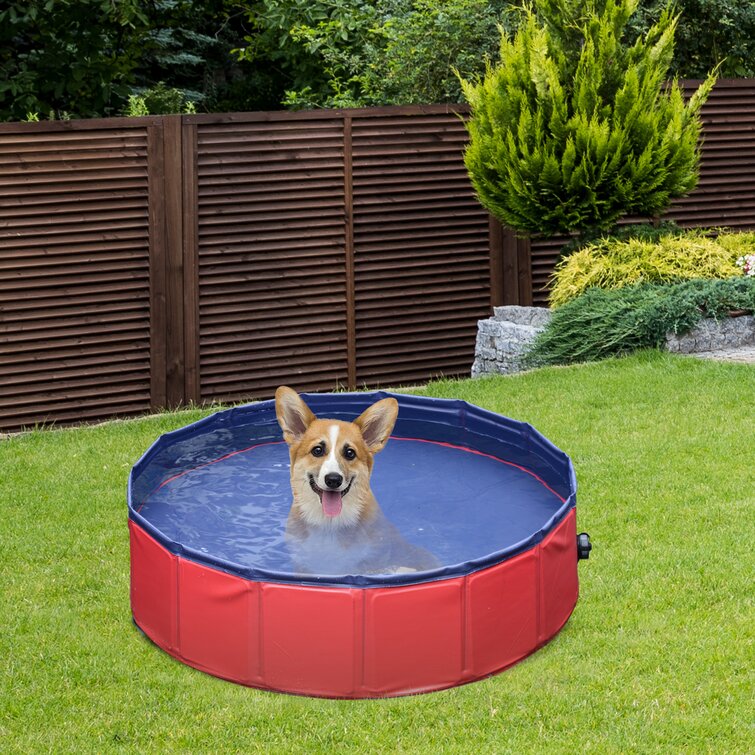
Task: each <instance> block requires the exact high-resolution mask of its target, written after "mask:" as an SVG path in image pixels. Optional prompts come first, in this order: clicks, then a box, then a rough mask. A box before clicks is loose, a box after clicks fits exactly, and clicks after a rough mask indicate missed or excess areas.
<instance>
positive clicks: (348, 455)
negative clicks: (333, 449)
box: [343, 446, 357, 461]
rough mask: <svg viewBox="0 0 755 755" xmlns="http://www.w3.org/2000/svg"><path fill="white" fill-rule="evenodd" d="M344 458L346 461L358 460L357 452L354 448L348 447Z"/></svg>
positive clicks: (344, 451) (344, 450)
mask: <svg viewBox="0 0 755 755" xmlns="http://www.w3.org/2000/svg"><path fill="white" fill-rule="evenodd" d="M343 456H344V458H345V459H348V460H349V461H352V460H353V459H356V458H357V452H356V451H355V450H354V449H353V448H350V447H349V446H346V448H344V449H343Z"/></svg>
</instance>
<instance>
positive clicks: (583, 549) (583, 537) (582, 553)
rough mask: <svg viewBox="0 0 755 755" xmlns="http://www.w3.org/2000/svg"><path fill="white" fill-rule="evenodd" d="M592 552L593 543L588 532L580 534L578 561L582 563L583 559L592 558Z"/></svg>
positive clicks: (578, 537)
mask: <svg viewBox="0 0 755 755" xmlns="http://www.w3.org/2000/svg"><path fill="white" fill-rule="evenodd" d="M591 550H592V543H591V542H590V536H589V535H588V534H587V533H586V532H580V533H579V535H577V561H581V560H582V559H583V558H590V551H591Z"/></svg>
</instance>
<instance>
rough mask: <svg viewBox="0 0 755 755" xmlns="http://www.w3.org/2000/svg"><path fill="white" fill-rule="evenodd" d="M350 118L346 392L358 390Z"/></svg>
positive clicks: (346, 147)
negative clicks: (347, 390)
mask: <svg viewBox="0 0 755 755" xmlns="http://www.w3.org/2000/svg"><path fill="white" fill-rule="evenodd" d="M352 167H353V164H352V144H351V116H350V115H348V114H346V115H344V116H343V197H344V222H345V228H344V253H345V256H346V374H347V382H348V389H349V390H350V391H353V390H356V387H357V353H356V352H357V343H356V341H357V335H356V291H355V285H356V284H355V280H354V181H353V176H352Z"/></svg>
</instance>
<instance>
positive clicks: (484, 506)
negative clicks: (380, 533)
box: [128, 392, 586, 698]
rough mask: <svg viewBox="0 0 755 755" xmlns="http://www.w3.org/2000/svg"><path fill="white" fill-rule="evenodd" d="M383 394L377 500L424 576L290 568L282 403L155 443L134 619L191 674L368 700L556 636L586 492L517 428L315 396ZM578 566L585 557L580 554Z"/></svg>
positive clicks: (474, 672) (465, 678) (512, 656)
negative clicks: (419, 560) (579, 492)
mask: <svg viewBox="0 0 755 755" xmlns="http://www.w3.org/2000/svg"><path fill="white" fill-rule="evenodd" d="M387 395H393V396H394V398H396V399H397V400H398V402H399V417H398V421H397V422H396V426H395V428H394V434H393V436H392V438H391V440H390V441H389V442H388V444H387V446H386V447H385V449H384V450H383V451H382V452H381V453H380V454H379V455H378V456H377V457H376V459H375V468H374V471H373V475H372V489H373V491H374V493H375V496H376V498H377V500H378V502H379V503H380V506H381V508H382V509H383V511H384V513H385V515H386V517H387V518H388V520H389V521H390V522H391V523H392V524H393V525H394V526H395V527H396V528H397V529H398V530H399V532H400V533H401V535H402V536H403V538H404V539H405V540H407V541H409V542H410V543H412V544H413V545H416V546H419V547H421V548H423V549H424V550H426V551H429V552H430V553H432V554H433V555H434V556H435V560H436V563H437V566H436V567H434V568H432V569H430V570H428V571H421V572H410V573H407V572H405V571H400V572H398V573H392V574H359V573H352V572H351V571H349V569H348V567H347V566H344V563H343V561H342V560H340V559H338V558H335V557H334V559H333V565H332V567H331V568H328V569H325V570H323V573H318V574H304V573H298V572H296V570H295V568H294V567H293V565H292V562H291V558H290V555H289V553H288V549H287V545H286V540H285V537H284V533H285V522H286V517H287V515H288V509H289V507H290V503H291V490H290V482H289V468H288V465H289V460H288V451H287V448H286V445H285V444H284V443H283V440H282V437H281V432H280V429H279V427H278V423H277V421H276V417H275V407H274V404H273V402H272V401H265V402H260V403H258V404H251V405H248V406H244V407H239V408H235V409H231V410H228V411H224V412H219V413H217V414H214V415H212V416H210V417H208V418H207V419H204V420H202V421H200V422H197V423H195V424H192V425H189V426H187V427H184V428H182V429H180V430H177V431H175V432H173V433H169V434H167V435H164V436H162V437H161V438H159V439H158V440H157V441H156V442H155V443H154V444H153V446H152V447H151V448H150V449H149V450H148V451H147V452H146V453H145V455H144V456H143V457H142V458H141V459H140V460H139V462H137V464H136V465H135V466H134V468H133V469H132V471H131V475H130V478H129V491H128V505H129V529H130V537H131V605H132V611H133V617H134V621H135V623H136V625H137V626H138V627H139V628H140V629H141V630H142V631H143V632H144V633H145V634H146V635H147V636H148V637H149V638H150V639H151V640H152V641H154V642H155V643H156V644H157V645H158V646H159V647H161V648H162V649H163V650H165V651H166V652H168V653H170V654H171V655H172V656H174V657H175V658H177V659H179V660H181V661H182V662H184V663H186V664H188V665H190V666H193V667H195V668H197V669H200V670H202V671H205V672H207V673H210V674H213V675H215V676H219V677H222V678H224V679H228V680H230V681H234V682H237V683H239V684H244V685H248V686H252V687H258V688H261V689H271V690H278V691H284V692H292V693H297V694H304V695H315V696H324V697H342V698H361V697H384V696H393V695H405V694H412V693H417V692H428V691H431V690H438V689H443V688H446V687H451V686H454V685H457V684H463V683H465V682H470V681H474V680H477V679H481V678H483V677H486V676H489V675H491V674H495V673H497V672H499V671H501V670H503V669H505V668H507V667H508V666H511V665H512V664H514V663H516V662H517V661H519V660H521V659H522V658H524V657H526V656H527V655H529V654H531V653H532V652H534V651H535V650H537V649H538V648H539V647H541V646H542V645H544V644H545V643H546V642H548V640H550V639H551V638H552V637H553V636H554V635H555V634H556V633H557V632H558V631H559V630H560V629H561V627H562V626H563V625H564V624H565V623H566V621H567V619H568V618H569V616H570V615H571V613H572V611H573V609H574V606H575V604H576V600H577V590H578V583H577V560H578V549H577V530H576V512H575V497H576V480H575V476H574V470H573V467H572V464H571V461H570V460H569V458H568V456H566V454H564V453H563V452H562V451H560V450H558V449H557V448H556V447H555V446H553V444H552V443H550V442H549V441H548V440H547V439H546V438H544V437H543V436H542V435H540V433H538V432H537V431H536V430H535V429H534V428H532V427H531V426H530V425H527V424H525V423H521V422H516V421H514V420H511V419H507V418H505V417H503V416H501V415H498V414H494V413H492V412H488V411H486V410H483V409H480V408H478V407H475V406H472V405H470V404H467V403H464V402H461V401H450V400H444V399H431V398H424V397H418V396H404V395H396V394H387V393H384V392H378V393H359V394H356V393H355V394H310V395H305V396H304V398H305V400H306V402H307V404H308V405H309V406H310V407H311V408H312V410H313V411H314V412H315V413H316V414H317V415H318V416H321V417H326V418H335V419H344V420H351V419H353V418H355V417H356V416H357V415H359V414H360V413H361V412H362V411H363V410H364V409H365V408H366V407H367V406H369V405H370V404H372V403H374V402H375V401H377V400H378V399H380V398H384V397H385V396H387ZM584 555H586V553H585V554H584Z"/></svg>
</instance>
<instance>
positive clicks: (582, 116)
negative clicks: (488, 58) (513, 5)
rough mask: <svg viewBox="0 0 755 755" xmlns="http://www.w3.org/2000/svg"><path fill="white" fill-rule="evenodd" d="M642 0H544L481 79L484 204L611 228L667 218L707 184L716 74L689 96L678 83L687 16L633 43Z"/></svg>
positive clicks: (478, 103)
mask: <svg viewBox="0 0 755 755" xmlns="http://www.w3.org/2000/svg"><path fill="white" fill-rule="evenodd" d="M637 5H638V0H534V7H533V8H527V9H524V10H523V11H522V12H523V14H524V17H523V18H522V23H521V25H520V27H519V30H518V31H517V33H516V34H515V35H513V36H508V35H507V34H506V33H505V32H504V31H503V30H501V57H500V62H499V63H498V64H497V65H495V66H488V70H487V74H486V75H485V77H484V79H483V80H481V81H480V82H478V83H472V82H462V83H463V87H464V93H465V96H466V98H467V100H468V102H469V103H470V105H471V108H472V116H471V118H470V119H469V121H468V123H467V128H468V130H469V135H470V144H469V145H468V147H467V150H466V152H465V162H466V166H467V169H468V171H469V175H470V177H471V179H472V183H473V185H474V188H475V190H476V192H477V195H478V197H479V199H480V201H481V202H482V204H483V205H484V206H485V207H486V208H487V209H488V210H489V211H490V212H491V213H492V214H493V215H494V216H495V217H497V218H498V219H499V220H501V222H503V223H504V224H506V225H508V226H510V227H511V228H514V229H515V230H516V231H518V232H520V233H522V234H534V233H542V234H545V235H552V234H556V233H570V232H578V233H580V234H588V233H590V232H594V231H597V230H602V229H606V228H609V227H611V226H612V225H613V224H615V222H616V221H617V220H618V218H620V217H621V216H623V215H628V214H631V215H646V216H658V215H660V214H661V213H662V212H663V211H664V210H665V209H666V208H667V207H668V205H669V203H670V202H671V200H672V199H673V198H675V197H680V196H683V195H685V194H687V193H689V192H690V191H691V190H692V189H693V188H694V187H695V185H696V183H697V176H698V163H699V148H698V139H699V135H700V128H701V124H700V118H699V112H700V108H701V106H702V104H703V103H704V102H705V100H706V98H707V97H708V94H709V93H710V90H711V88H712V87H713V84H714V81H715V79H714V77H713V75H711V76H709V77H708V78H707V79H706V80H705V82H703V84H702V85H701V86H700V87H699V88H698V89H697V91H696V92H695V94H694V95H693V96H692V98H691V99H690V100H689V101H688V102H686V103H685V101H684V98H683V96H682V91H681V89H680V87H679V85H678V84H677V82H676V81H673V82H670V83H667V76H668V71H669V67H670V64H671V59H672V57H673V54H674V31H675V29H676V24H677V20H678V16H675V15H674V14H673V12H672V10H671V9H667V10H666V11H664V12H663V14H662V15H661V17H660V19H659V20H658V22H657V23H656V24H655V25H654V26H653V27H652V28H651V29H650V30H649V31H648V33H647V34H646V35H645V36H644V37H641V38H639V39H637V41H636V42H635V43H634V44H631V45H630V44H628V43H627V42H626V41H625V38H624V36H625V32H626V29H627V22H628V21H629V19H630V18H631V16H632V14H633V13H634V12H635V10H636V8H637Z"/></svg>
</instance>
